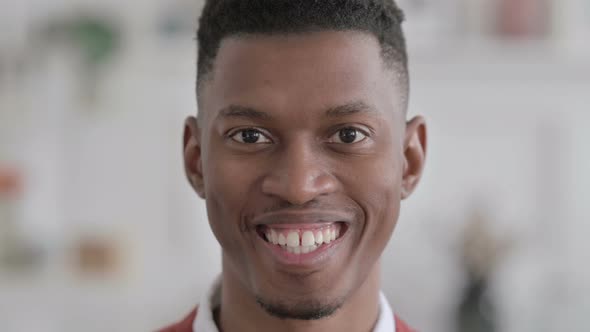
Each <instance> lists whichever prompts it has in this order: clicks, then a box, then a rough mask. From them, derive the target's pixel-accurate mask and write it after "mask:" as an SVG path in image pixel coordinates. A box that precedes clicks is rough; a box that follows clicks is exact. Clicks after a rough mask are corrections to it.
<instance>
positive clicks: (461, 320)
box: [457, 275, 497, 332]
mask: <svg viewBox="0 0 590 332" xmlns="http://www.w3.org/2000/svg"><path fill="white" fill-rule="evenodd" d="M488 287H489V284H488V281H487V280H486V279H481V278H477V277H475V276H473V275H469V277H468V281H467V286H466V287H465V290H464V293H463V299H462V301H461V303H460V304H459V309H458V317H457V320H458V322H457V325H458V332H495V331H497V328H496V325H497V324H496V320H497V318H496V315H495V310H494V306H493V304H492V302H491V300H490V298H489V296H488Z"/></svg>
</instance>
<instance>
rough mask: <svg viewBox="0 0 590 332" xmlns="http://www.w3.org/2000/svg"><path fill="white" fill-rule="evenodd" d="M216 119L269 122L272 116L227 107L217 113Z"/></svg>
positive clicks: (255, 111)
mask: <svg viewBox="0 0 590 332" xmlns="http://www.w3.org/2000/svg"><path fill="white" fill-rule="evenodd" d="M217 117H222V118H248V119H256V120H270V119H272V116H271V115H270V114H268V113H265V112H262V111H258V110H255V109H253V108H250V107H245V106H239V105H229V106H227V107H225V108H223V109H221V111H219V113H218V115H217Z"/></svg>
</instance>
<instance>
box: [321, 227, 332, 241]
mask: <svg viewBox="0 0 590 332" xmlns="http://www.w3.org/2000/svg"><path fill="white" fill-rule="evenodd" d="M323 235H324V243H330V241H332V232H331V231H330V229H329V228H326V229H324V234H323Z"/></svg>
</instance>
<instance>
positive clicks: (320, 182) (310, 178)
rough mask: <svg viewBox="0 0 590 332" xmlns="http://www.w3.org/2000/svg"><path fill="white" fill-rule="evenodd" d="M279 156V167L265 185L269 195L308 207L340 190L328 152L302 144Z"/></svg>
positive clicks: (272, 168) (264, 188)
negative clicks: (326, 153)
mask: <svg viewBox="0 0 590 332" xmlns="http://www.w3.org/2000/svg"><path fill="white" fill-rule="evenodd" d="M276 153H277V158H276V159H275V160H276V163H275V164H274V165H271V166H270V167H271V169H270V170H269V172H268V174H267V175H266V176H265V178H264V179H263V181H262V191H263V192H264V193H265V194H267V195H271V196H276V197H278V198H281V199H282V200H284V201H287V202H289V203H291V204H293V205H304V204H305V203H308V202H310V201H313V200H314V199H316V198H317V197H319V196H322V195H327V194H330V193H333V192H335V191H336V190H337V188H338V180H337V178H336V177H335V176H334V175H333V174H332V172H331V171H330V169H329V167H328V166H327V165H326V161H325V159H326V158H325V156H324V155H323V154H324V153H325V152H322V151H321V150H320V149H317V148H314V147H313V146H310V144H306V143H304V142H299V143H293V144H291V145H290V146H289V147H285V148H284V149H283V151H280V152H276Z"/></svg>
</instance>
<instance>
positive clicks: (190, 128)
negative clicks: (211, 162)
mask: <svg viewBox="0 0 590 332" xmlns="http://www.w3.org/2000/svg"><path fill="white" fill-rule="evenodd" d="M183 136H184V137H183V144H184V148H183V154H184V170H185V172H186V177H187V179H188V182H189V183H190V184H191V186H192V187H193V189H194V190H195V191H196V192H197V194H198V195H199V196H200V197H201V198H203V199H204V198H205V188H204V185H203V183H204V182H203V162H202V160H203V159H202V154H201V129H200V128H199V124H198V123H197V119H196V118H195V117H193V116H191V117H188V118H187V119H186V121H185V124H184V135H183Z"/></svg>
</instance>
